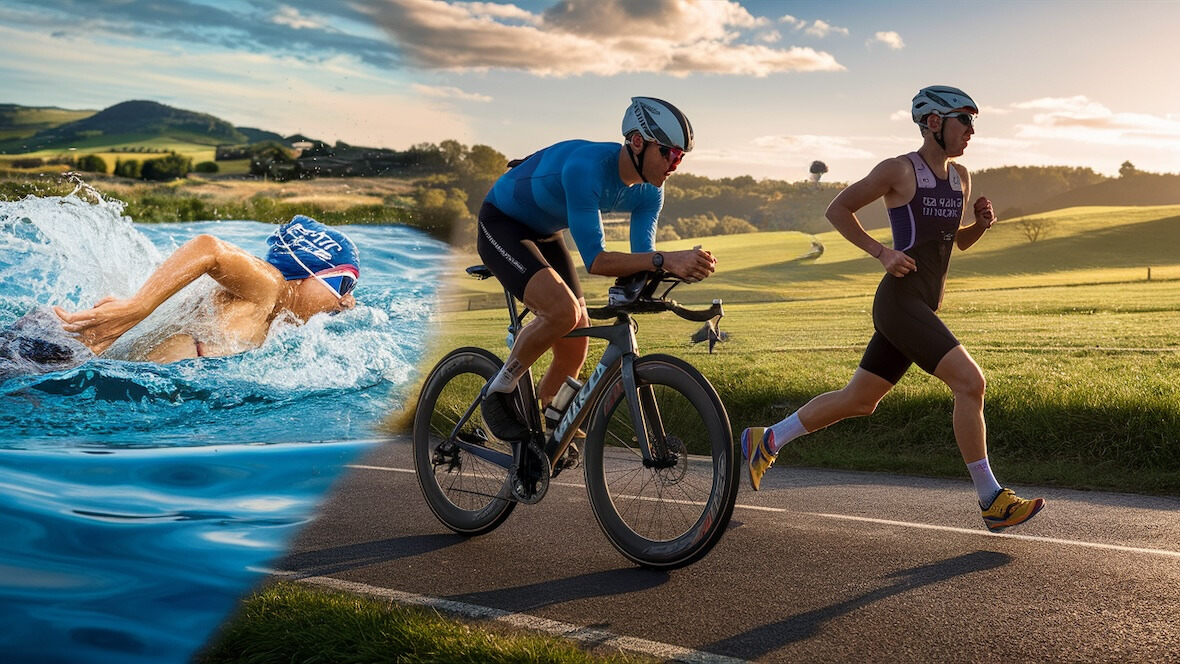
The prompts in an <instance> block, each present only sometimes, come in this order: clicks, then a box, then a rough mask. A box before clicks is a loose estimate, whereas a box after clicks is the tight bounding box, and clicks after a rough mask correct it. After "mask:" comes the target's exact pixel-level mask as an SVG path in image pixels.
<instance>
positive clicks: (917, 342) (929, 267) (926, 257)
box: [742, 85, 1045, 531]
mask: <svg viewBox="0 0 1180 664" xmlns="http://www.w3.org/2000/svg"><path fill="white" fill-rule="evenodd" d="M978 113H979V106H978V105H977V104H976V103H975V102H974V101H973V100H972V99H971V97H969V96H968V95H967V93H965V92H963V91H962V90H959V89H958V88H953V87H949V86H942V85H936V86H930V87H927V88H923V89H922V90H920V91H919V92H918V94H917V95H916V96H915V97H914V99H913V107H912V117H913V120H914V122H915V123H917V124H918V125H919V127H921V133H922V146H921V147H920V148H919V149H918V150H917V151H916V152H911V153H909V154H905V155H902V156H900V157H894V158H892V159H886V160H885V161H883V162H881V163H880V164H878V165H877V166H876V168H874V169H873V170H872V172H870V173H869V174H868V176H867V177H865V178H864V179H863V180H861V181H859V182H856V183H854V184H852V185H849V186H848V187H847V188H846V189H844V190H843V191H842V192H840V194H839V195H837V196H836V198H835V199H834V200H833V201H832V203H831V205H830V206H829V207H828V210H827V218H828V220H829V221H830V222H832V225H833V226H835V227H836V230H838V231H840V234H841V235H843V236H844V237H845V238H846V239H847V240H848V241H849V242H851V243H852V244H854V245H856V246H857V247H858V248H860V249H861V250H863V251H865V252H866V253H868V254H869V255H870V256H872V257H873V258H876V259H877V260H878V261H880V262H881V265H882V267H884V268H885V272H886V274H885V276H884V278H882V280H881V283H880V285H879V286H878V287H877V294H876V297H875V298H874V300H873V327H874V328H875V332H874V334H873V336H872V339H870V340H869V343H868V347H867V348H866V349H865V352H864V356H863V358H862V359H861V361H860V366H859V367H858V368H857V369H856V371H855V373H853V375H852V379H851V380H850V381H849V382H848V384H847V385H845V386H844V388H843V389H840V390H837V391H834V392H828V393H826V394H821V395H819V396H817V397H815V398H813V399H812V400H811V401H809V402H807V404H805V405H804V406H803V407H802V408H800V409H799V410H798V411H796V412H795V413H793V414H792V415H791V416H790V417H788V418H786V419H785V420H783V421H781V422H779V423H777V424H775V425H773V426H771V427H768V428H762V427H754V428H750V429H746V430H745V431H743V432H742V454H743V455H744V456H745V457H746V458H747V460H748V463H749V471H750V480H751V483H752V484H753V486H754V489H755V490H758V488H759V485H760V483H761V481H762V476H763V474H764V473H765V472H766V469H767V468H769V467H770V465H771V464H772V463H774V460H775V457H776V456H777V454H778V452H779V450H781V449H782V447H783V445H786V444H787V443H788V442H790V441H791V440H793V439H795V438H798V437H799V436H802V435H804V434H806V433H810V432H812V431H816V430H818V429H822V428H824V427H826V426H828V425H831V424H834V423H836V422H839V421H840V420H842V419H845V418H848V417H858V416H863V415H869V414H871V413H872V412H873V411H874V410H876V408H877V404H878V403H879V402H880V401H881V399H882V398H884V396H885V395H886V394H887V393H888V392H889V390H891V389H892V388H893V386H894V385H895V384H896V383H897V381H898V380H900V379H901V377H902V375H903V374H905V372H906V371H907V370H908V369H909V367H910V365H911V364H913V363H917V365H918V366H919V367H921V368H922V369H923V370H925V371H927V372H928V373H930V374H933V375H934V376H935V377H937V378H939V379H940V380H942V381H943V382H944V383H946V385H947V386H948V387H949V388H950V389H951V391H952V392H953V393H954V414H953V425H954V433H955V441H956V442H957V443H958V446H959V452H960V453H961V454H962V457H963V461H964V462H966V464H967V468H968V470H969V471H970V473H971V478H972V480H973V481H974V484H975V489H976V493H977V494H978V497H979V505H980V509H981V510H982V512H983V520H984V523H985V524H986V525H987V527H988V529H990V530H993V531H999V530H1003V529H1004V528H1007V527H1010V526H1015V525H1017V524H1019V523H1023V522H1024V521H1027V520H1028V519H1030V518H1032V517H1033V516H1034V515H1035V514H1036V513H1037V512H1039V511H1040V510H1041V508H1042V507H1043V506H1044V504H1045V501H1044V500H1043V499H1041V498H1035V499H1032V500H1025V499H1024V498H1020V497H1018V496H1017V495H1016V494H1015V493H1013V492H1012V490H1010V489H1005V488H1002V487H1001V486H1000V485H999V483H998V482H997V481H996V478H995V476H994V475H993V474H992V471H991V467H990V465H989V463H988V459H987V440H986V427H985V424H984V418H983V397H984V386H985V382H984V378H983V373H982V371H980V368H979V365H977V364H976V363H975V360H973V359H972V358H971V356H970V355H969V354H968V353H967V350H966V349H965V348H963V346H962V345H961V344H960V343H959V341H958V340H957V339H956V338H955V336H954V335H953V334H952V333H951V331H950V330H949V329H947V327H946V325H944V324H943V322H942V321H941V320H940V319H939V317H938V316H937V314H936V313H935V312H936V311H937V310H938V308H939V305H940V304H941V302H942V295H943V289H944V287H945V284H946V275H947V268H948V266H949V264H950V256H951V251H952V248H953V245H955V244H958V246H959V248H960V249H963V250H965V249H967V248H969V247H971V246H972V245H974V244H975V242H976V241H978V240H979V238H980V237H982V236H983V234H984V232H985V231H987V229H989V228H991V227H992V224H994V223H995V221H996V218H995V213H994V212H993V210H992V204H991V202H990V201H989V200H988V199H986V198H983V197H980V198H979V199H977V200H976V201H975V203H974V204H973V210H972V213H973V216H974V223H973V224H971V225H970V226H965V227H961V224H962V220H963V202H964V201H965V200H970V193H971V179H970V177H969V176H968V174H967V169H966V168H964V167H963V166H961V165H960V164H958V163H957V162H955V161H952V159H953V158H955V157H959V156H961V155H962V154H963V152H964V151H965V150H966V148H967V143H968V142H969V141H970V140H971V137H972V136H973V135H974V134H975V116H976V115H977V114H978ZM879 198H884V199H885V205H886V207H887V208H888V210H889V221H890V225H891V226H892V230H893V247H887V246H885V245H883V244H881V243H880V242H877V241H876V240H874V239H873V238H872V237H870V236H869V235H868V234H867V233H866V232H865V231H864V228H863V227H862V226H861V225H860V221H859V220H858V219H857V218H856V212H857V210H860V209H861V208H863V207H864V206H866V205H868V204H869V203H872V202H873V201H876V200H877V199H879Z"/></svg>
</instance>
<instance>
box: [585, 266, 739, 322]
mask: <svg viewBox="0 0 1180 664" xmlns="http://www.w3.org/2000/svg"><path fill="white" fill-rule="evenodd" d="M682 283H684V280H683V279H681V278H680V277H677V276H674V275H671V274H669V273H667V272H664V271H663V270H656V271H654V272H638V273H636V274H633V275H631V276H629V277H619V278H618V279H616V280H615V285H614V286H613V287H611V289H610V291H609V298H608V303H607V305H606V306H605V307H595V308H593V309H588V312H589V314H590V317H591V318H595V319H598V320H605V319H610V318H616V317H618V316H621V315H623V314H648V313H661V312H664V311H671V312H672V313H674V314H676V315H677V316H679V317H681V318H683V319H684V320H690V321H697V322H704V321H708V320H712V319H714V318H720V317H722V316H724V315H725V312H724V310H723V309H722V307H721V300H720V299H717V300H713V304H712V305H711V306H710V307H708V308H707V309H688V308H685V307H683V306H681V305H680V303H678V302H677V301H676V300H670V299H668V293H669V292H670V291H671V290H672V289H673V288H675V287H676V286H677V285H678V284H682ZM661 284H669V285H668V288H666V289H665V290H664V292H663V293H661V294H659V295H655V291H656V289H657V288H659V287H660V285H661Z"/></svg>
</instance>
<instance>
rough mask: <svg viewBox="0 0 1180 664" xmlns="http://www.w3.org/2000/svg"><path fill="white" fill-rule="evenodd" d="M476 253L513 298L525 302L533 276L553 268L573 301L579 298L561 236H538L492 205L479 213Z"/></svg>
mask: <svg viewBox="0 0 1180 664" xmlns="http://www.w3.org/2000/svg"><path fill="white" fill-rule="evenodd" d="M476 233H477V234H478V235H479V237H478V238H477V240H476V244H475V246H476V249H477V250H478V251H479V257H480V258H481V259H483V264H484V265H486V266H488V269H490V270H491V271H492V274H494V275H496V278H497V279H499V280H500V283H501V284H503V285H504V287H505V288H507V289H508V292H509V293H512V295H513V297H515V298H516V299H518V300H520V301H521V302H524V288H525V286H527V285H528V283H529V280H530V279H532V278H533V275H534V274H536V273H538V272H540V271H541V270H544V269H545V268H550V267H551V268H553V269H554V270H556V271H557V275H558V276H559V277H561V279H562V281H564V282H565V285H566V286H569V289H570V291H572V292H573V294H574V297H576V298H580V297H582V283H581V281H579V280H578V273H577V271H575V270H574V259H573V256H571V255H570V251H569V249H567V248H566V246H565V240H564V239H563V238H562V235H561V233H560V232H557V233H553V234H551V235H541V234H539V233H537V232H536V231H534V230H532V229H531V228H529V227H528V226H525V225H524V224H522V223H520V222H519V221H517V220H515V219H513V218H512V217H509V216H508V215H506V214H504V213H503V212H501V211H500V209H499V208H497V207H496V206H494V205H492V204H491V203H487V202H485V203H484V204H483V207H481V208H480V209H479V223H478V224H477V227H476Z"/></svg>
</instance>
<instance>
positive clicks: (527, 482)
mask: <svg viewBox="0 0 1180 664" xmlns="http://www.w3.org/2000/svg"><path fill="white" fill-rule="evenodd" d="M523 465H524V467H523V468H521V467H519V466H514V467H513V468H512V470H510V471H509V475H508V476H509V478H510V484H511V489H512V497H513V498H515V499H516V500H517V501H518V502H521V503H524V504H525V505H533V504H535V503H537V502H540V500H541V499H542V498H544V497H545V492H546V491H548V490H549V475H550V474H551V470H552V469H551V468H550V467H549V457H547V456H545V451H544V450H542V449H541V447H540V446H539V445H537V444H536V443H529V444H528V446H527V447H525V459H524V464H523Z"/></svg>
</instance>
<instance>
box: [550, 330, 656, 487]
mask: <svg viewBox="0 0 1180 664" xmlns="http://www.w3.org/2000/svg"><path fill="white" fill-rule="evenodd" d="M566 336H567V337H597V338H599V339H604V340H606V341H607V342H608V345H607V347H606V350H605V351H604V352H603V354H602V359H601V360H600V361H599V363H598V366H597V367H595V368H594V372H593V373H592V374H591V375H590V377H589V378H588V379H587V380H586V384H585V385H583V386H582V389H580V390H578V393H577V394H575V395H574V397H573V399H572V400H571V402H570V405H569V407H567V408H566V411H565V414H564V415H563V416H562V418H561V421H560V422H559V423H558V425H557V427H556V428H555V429H554V432H553V437H552V438H551V439H550V440H549V445H548V447H547V448H546V450H545V451H546V452H547V453H549V455H548V456H549V457H550V458H551V459H553V458H556V456H555V455H559V454H560V453H561V452H563V451H564V450H565V447H566V446H567V445H568V443H569V441H570V440H572V439H573V436H572V434H569V432H570V431H573V430H576V427H577V426H578V425H580V424H581V422H582V421H584V420H585V419H586V416H584V415H582V410H583V409H584V408H585V407H586V406H587V405H594V404H598V403H603V402H604V399H603V398H601V397H600V396H599V394H600V393H601V390H600V389H599V386H600V384H601V381H602V379H603V378H604V377H606V376H607V375H610V369H611V368H612V367H616V366H617V367H619V371H620V372H621V374H622V389H623V394H624V396H625V398H626V399H627V409H628V411H630V414H631V424H632V427H633V428H634V430H635V436H636V439H637V440H636V441H635V443H636V445H637V446H638V447H639V450H640V453H641V454H642V455H643V465H644V466H645V467H648V468H651V467H664V466H666V465H670V464H669V459H668V455H667V454H666V452H667V445H666V441H665V434H664V426H663V421H662V420H661V419H660V414H659V408H658V407H657V405H656V400H655V395H654V394H653V392H652V388H651V386H647V385H639V383H638V381H637V380H636V377H635V360H637V359H638V357H639V356H638V346H639V344H638V342H637V341H636V339H635V327H634V325H633V324H632V321H631V318H630V316H621V317H620V320H619V322H618V323H617V324H615V325H609V326H598V327H584V328H579V329H577V330H574V331H572V332H570V333H569V334H567V335H566ZM610 401H611V400H606V402H607V403H609V402H610ZM604 414H605V413H604ZM649 425H650V427H651V432H652V433H653V434H655V441H654V443H655V446H656V449H655V450H653V445H652V442H653V441H651V440H649V437H648V429H649ZM567 434H569V435H567ZM671 463H674V461H672V462H671Z"/></svg>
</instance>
